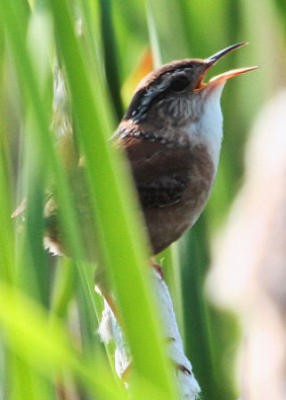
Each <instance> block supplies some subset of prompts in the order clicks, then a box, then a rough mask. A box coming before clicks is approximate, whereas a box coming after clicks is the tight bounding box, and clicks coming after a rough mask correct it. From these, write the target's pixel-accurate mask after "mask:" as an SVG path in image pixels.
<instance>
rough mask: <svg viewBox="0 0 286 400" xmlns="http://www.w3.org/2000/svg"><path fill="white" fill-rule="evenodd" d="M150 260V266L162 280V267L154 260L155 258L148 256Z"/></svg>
mask: <svg viewBox="0 0 286 400" xmlns="http://www.w3.org/2000/svg"><path fill="white" fill-rule="evenodd" d="M150 261H151V267H152V268H153V269H154V270H155V271H156V272H158V274H159V275H160V277H161V279H163V280H164V273H163V268H162V266H161V265H160V264H158V263H157V262H156V260H155V258H154V257H151V258H150Z"/></svg>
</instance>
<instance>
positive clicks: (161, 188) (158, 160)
mask: <svg viewBox="0 0 286 400" xmlns="http://www.w3.org/2000/svg"><path fill="white" fill-rule="evenodd" d="M119 144H120V145H121V146H123V147H124V148H125V150H126V152H127V156H128V159H129V161H130V165H131V169H132V173H133V176H134V179H135V183H136V187H137V190H138V194H139V198H140V201H141V204H142V206H143V208H161V207H167V206H171V205H173V204H176V203H179V202H180V201H181V198H182V196H183V193H184V191H185V189H186V187H187V184H188V181H189V167H190V163H191V158H190V152H189V151H188V149H186V148H174V147H172V146H166V145H165V144H162V143H157V142H152V141H149V140H144V139H141V138H136V137H132V136H126V137H124V138H123V139H121V140H120V141H119Z"/></svg>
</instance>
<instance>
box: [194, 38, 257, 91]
mask: <svg viewBox="0 0 286 400" xmlns="http://www.w3.org/2000/svg"><path fill="white" fill-rule="evenodd" d="M247 44H248V42H240V43H236V44H233V45H231V46H228V47H226V48H225V49H223V50H220V51H218V52H217V53H215V54H214V55H212V56H211V57H209V58H207V59H206V60H205V62H206V67H207V68H206V70H205V71H204V73H203V76H202V79H201V80H200V82H199V86H198V89H202V88H204V87H206V86H208V85H210V84H211V85H212V86H217V85H220V84H222V83H224V82H225V81H227V80H228V79H230V78H233V77H234V76H237V75H240V74H244V73H245V72H248V71H252V70H254V69H257V68H259V67H258V66H257V65H255V66H253V67H243V68H237V69H233V70H231V71H227V72H223V73H222V74H220V75H217V76H214V77H213V78H211V79H210V80H209V82H208V83H203V79H204V77H205V75H206V73H207V72H208V70H209V69H210V68H211V67H212V66H213V65H214V64H216V63H217V61H218V60H220V59H221V58H222V57H224V56H225V55H226V54H228V53H230V52H232V51H233V50H235V49H238V48H239V47H242V46H245V45H247Z"/></svg>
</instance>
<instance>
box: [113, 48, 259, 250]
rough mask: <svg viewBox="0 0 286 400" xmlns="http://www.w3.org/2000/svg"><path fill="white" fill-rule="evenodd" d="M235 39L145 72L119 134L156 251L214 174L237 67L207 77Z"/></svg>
mask: <svg viewBox="0 0 286 400" xmlns="http://www.w3.org/2000/svg"><path fill="white" fill-rule="evenodd" d="M245 44H247V43H246V42H242V43H238V44H234V45H232V46H229V47H227V48H225V49H223V50H221V51H219V52H218V53H216V54H214V55H212V56H211V57H209V58H207V59H185V60H179V61H174V62H170V63H168V64H165V65H163V66H162V67H160V68H158V69H157V70H155V71H153V72H151V73H150V74H149V75H147V76H146V77H145V78H144V79H143V80H142V81H141V82H140V84H139V86H138V87H137V89H136V90H135V93H134V96H133V98H132V100H131V103H130V105H129V107H128V109H127V111H126V113H125V115H124V117H123V119H122V121H121V123H120V125H119V127H118V129H117V131H116V132H115V134H114V139H115V140H117V142H118V144H119V145H120V146H122V147H123V148H124V149H125V151H126V154H127V157H128V160H129V162H130V166H131V170H132V174H133V177H134V181H135V185H136V188H137V191H138V195H139V199H140V203H141V206H142V209H143V213H144V218H145V223H146V226H147V230H148V233H149V238H150V242H151V245H152V250H153V253H154V254H157V253H159V252H161V251H162V250H164V249H165V248H166V247H167V246H169V245H170V244H171V243H172V242H174V241H176V240H177V239H178V238H179V237H180V236H181V235H182V234H183V233H184V232H185V231H186V230H187V229H189V228H190V227H191V226H192V225H193V224H194V223H195V222H196V220H197V219H198V217H199V215H200V214H201V212H202V210H203V208H204V206H205V204H206V202H207V199H208V197H209V194H210V191H211V188H212V185H213V182H214V178H215V175H216V171H217V167H218V161H219V155H220V149H221V141H222V135H223V129H222V125H223V118H222V113H221V107H220V97H221V94H222V90H223V87H224V84H225V83H226V81H227V80H228V79H230V78H232V77H234V76H237V75H240V74H242V73H245V72H247V71H251V70H253V69H255V68H257V67H256V66H254V67H247V68H239V69H235V70H232V71H228V72H225V73H223V74H221V75H218V76H216V77H214V78H212V79H211V80H210V81H209V82H208V83H204V82H203V79H204V77H205V75H206V73H207V72H208V71H209V69H210V68H211V67H212V66H213V65H214V64H215V63H216V62H217V61H218V60H220V59H221V58H222V57H223V56H224V55H226V54H228V53H230V52H231V51H233V50H234V49H237V48H239V47H242V46H244V45H245Z"/></svg>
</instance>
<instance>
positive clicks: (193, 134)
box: [188, 84, 224, 169]
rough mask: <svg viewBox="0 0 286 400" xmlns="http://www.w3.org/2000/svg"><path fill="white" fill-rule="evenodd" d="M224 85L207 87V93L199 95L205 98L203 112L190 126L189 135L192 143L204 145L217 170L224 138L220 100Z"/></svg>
mask: <svg viewBox="0 0 286 400" xmlns="http://www.w3.org/2000/svg"><path fill="white" fill-rule="evenodd" d="M223 87H224V84H221V85H217V86H215V87H206V88H205V89H204V90H205V93H198V95H200V96H204V98H203V101H202V104H203V108H202V112H201V116H200V118H198V120H197V121H196V122H192V123H191V124H190V126H189V130H188V135H189V137H190V138H191V139H192V141H194V140H195V141H197V143H198V144H204V145H205V146H206V147H207V149H208V151H209V154H210V156H211V158H212V160H213V163H214V167H215V169H217V166H218V162H219V156H220V149H221V142H222V137H223V116H222V111H221V106H220V98H221V94H222V91H223Z"/></svg>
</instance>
